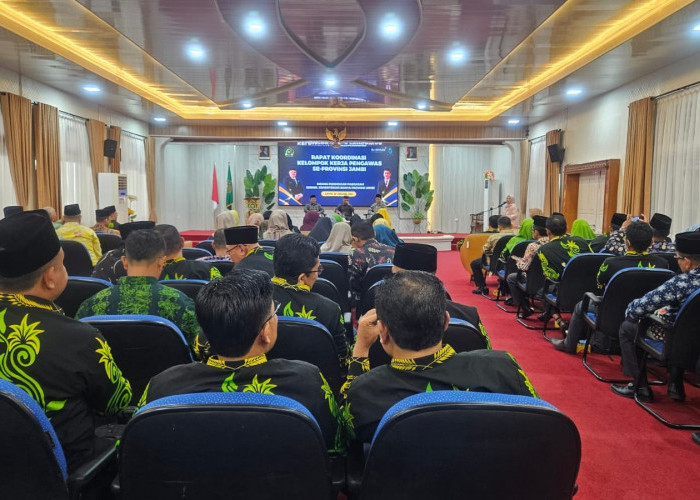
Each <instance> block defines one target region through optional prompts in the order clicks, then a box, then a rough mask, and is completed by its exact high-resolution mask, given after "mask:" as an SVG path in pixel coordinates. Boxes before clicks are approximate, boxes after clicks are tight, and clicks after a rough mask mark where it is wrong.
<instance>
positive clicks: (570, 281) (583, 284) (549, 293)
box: [542, 253, 613, 340]
mask: <svg viewBox="0 0 700 500" xmlns="http://www.w3.org/2000/svg"><path fill="white" fill-rule="evenodd" d="M612 256H613V255H612V254H607V253H581V254H578V255H574V256H573V257H572V258H571V259H570V260H569V262H567V263H566V266H565V267H564V271H563V272H562V273H561V276H560V277H559V278H560V279H559V281H554V280H552V279H550V278H546V279H545V284H544V300H545V303H547V304H549V305H550V306H551V307H552V308H553V309H554V310H555V311H557V312H559V313H565V314H571V313H572V312H573V311H574V307H576V304H578V303H579V302H580V301H581V300H582V299H583V296H584V294H585V293H586V292H592V293H595V292H596V291H597V290H598V279H597V278H598V269H600V265H601V264H602V263H603V261H604V260H605V259H607V258H608V257H612ZM544 326H547V325H543V330H542V336H543V337H544V338H545V339H547V340H550V338H549V337H547V333H546V330H545V329H544Z"/></svg>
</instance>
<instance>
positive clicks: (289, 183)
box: [278, 141, 400, 207]
mask: <svg viewBox="0 0 700 500" xmlns="http://www.w3.org/2000/svg"><path fill="white" fill-rule="evenodd" d="M399 154H400V150H399V145H398V143H381V142H354V141H347V142H343V144H342V145H341V146H340V147H338V148H334V147H332V146H331V145H330V144H329V143H328V141H301V142H280V143H279V147H278V169H279V170H278V174H279V175H278V178H279V186H278V189H279V193H278V201H279V204H280V205H283V206H299V205H305V204H306V203H308V202H309V197H310V196H311V195H315V196H316V198H317V203H319V204H321V205H324V206H336V205H338V204H340V203H341V202H342V198H343V196H349V197H350V203H351V204H352V205H353V206H356V207H366V206H369V205H371V204H372V203H374V199H375V196H376V195H377V193H380V194H381V195H382V197H383V199H384V202H385V203H386V204H387V205H388V206H396V205H397V203H398V185H397V182H398V170H399Z"/></svg>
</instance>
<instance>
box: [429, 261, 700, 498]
mask: <svg viewBox="0 0 700 500" xmlns="http://www.w3.org/2000/svg"><path fill="white" fill-rule="evenodd" d="M438 256H439V257H438V276H439V277H440V278H441V279H442V280H443V282H444V283H445V286H446V287H447V290H448V291H449V293H450V295H451V296H452V300H454V301H456V302H461V303H464V304H469V305H473V306H476V307H477V308H478V309H479V314H480V315H481V319H482V322H483V323H484V326H485V328H486V331H487V332H488V334H489V336H490V338H491V342H492V344H493V348H494V349H501V350H506V351H509V352H510V353H511V354H513V355H514V356H515V358H516V359H517V360H518V362H519V363H520V365H521V366H522V368H523V369H524V370H525V372H526V373H527V374H528V376H529V377H530V380H531V381H532V383H533V385H534V387H535V389H536V390H537V391H538V393H539V395H540V397H541V398H542V399H544V400H545V401H548V402H550V403H552V404H553V405H555V406H556V407H557V408H558V409H559V410H560V411H562V412H564V413H565V414H566V415H568V416H569V417H570V418H571V419H572V420H573V421H574V422H575V424H576V426H577V427H578V429H579V432H580V434H581V441H582V460H581V469H580V472H579V476H578V485H579V492H578V494H577V495H576V496H575V498H576V499H579V500H580V499H603V498H615V499H635V500H639V499H646V498H649V499H652V498H653V499H659V498H664V499H666V498H669V499H680V498H688V499H689V498H698V497H700V493H699V492H698V490H699V488H698V486H699V484H700V473H699V472H700V446H698V445H697V444H695V443H694V442H693V441H692V440H691V438H690V432H689V431H680V430H674V429H670V428H668V427H666V426H664V425H662V424H661V423H660V422H658V421H656V420H655V419H654V418H653V417H652V416H651V415H649V414H647V413H646V412H645V411H644V410H643V409H642V408H641V407H639V406H638V405H637V404H636V403H635V402H634V401H633V400H630V399H625V398H622V397H620V396H617V395H615V394H613V393H612V391H611V390H610V387H609V384H605V383H603V382H599V381H597V380H596V379H595V378H594V377H593V376H592V375H591V374H590V373H589V372H588V371H587V370H586V369H585V367H584V366H583V365H582V364H581V356H580V355H569V354H564V353H561V352H559V351H555V350H554V348H553V347H552V345H551V344H550V343H549V342H547V341H546V340H544V339H543V338H542V333H541V330H540V331H534V330H527V329H525V328H524V327H522V326H520V325H519V324H518V323H516V321H515V319H514V315H513V314H507V313H505V312H503V311H501V310H500V309H498V308H497V307H496V303H495V302H492V301H489V300H487V299H486V298H484V297H481V296H478V295H474V294H472V293H471V290H472V288H473V283H472V284H470V283H469V274H468V273H467V271H465V270H464V268H463V267H462V265H461V263H460V260H459V254H458V252H456V251H452V252H438ZM488 283H489V285H491V290H493V288H494V287H493V283H495V279H494V278H489V280H488ZM593 359H594V360H597V361H598V362H599V364H600V366H603V367H604V368H607V371H608V372H609V373H611V374H615V373H618V374H619V373H621V372H620V371H619V358H613V359H614V361H608V360H606V358H605V357H603V356H601V355H596V356H595V357H594V358H593ZM605 365H607V366H605ZM653 390H654V393H655V395H656V400H657V401H658V403H659V404H657V405H656V406H657V407H659V408H660V407H663V408H664V410H666V409H670V410H671V411H673V412H674V416H681V417H684V420H685V422H693V423H700V390H698V389H697V388H694V387H691V386H690V385H689V384H687V383H686V392H687V396H688V398H687V399H686V402H685V403H684V404H679V403H675V402H673V401H671V400H670V399H668V398H667V397H666V390H665V386H663V387H659V386H657V387H654V388H653ZM662 405H663V406H662Z"/></svg>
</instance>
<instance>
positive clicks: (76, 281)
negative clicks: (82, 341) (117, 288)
mask: <svg viewBox="0 0 700 500" xmlns="http://www.w3.org/2000/svg"><path fill="white" fill-rule="evenodd" d="M110 286H112V284H111V283H110V282H109V281H106V280H101V279H99V278H89V277H87V276H68V283H67V284H66V289H65V290H63V293H62V294H61V295H59V297H58V298H57V299H56V300H54V302H55V303H56V305H58V306H60V307H61V309H63V312H64V314H65V315H66V316H70V317H71V318H74V317H75V313H77V312H78V308H79V307H80V304H82V303H83V302H84V301H85V300H86V299H89V298H90V297H92V296H93V295H95V294H96V293H97V292H99V291H101V290H104V289H105V288H109V287H110Z"/></svg>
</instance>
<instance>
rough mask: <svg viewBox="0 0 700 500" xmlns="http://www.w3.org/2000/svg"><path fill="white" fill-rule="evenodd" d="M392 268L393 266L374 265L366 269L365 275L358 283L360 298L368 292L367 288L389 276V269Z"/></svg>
mask: <svg viewBox="0 0 700 500" xmlns="http://www.w3.org/2000/svg"><path fill="white" fill-rule="evenodd" d="M393 267H394V265H393V264H376V265H374V266H372V267H370V268H369V269H367V273H365V275H364V276H363V277H362V281H360V298H362V296H363V295H364V294H365V292H366V291H367V290H369V287H371V286H372V285H374V284H375V283H377V282H379V281H382V280H383V279H384V278H388V277H389V276H391V269H392V268H393Z"/></svg>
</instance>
